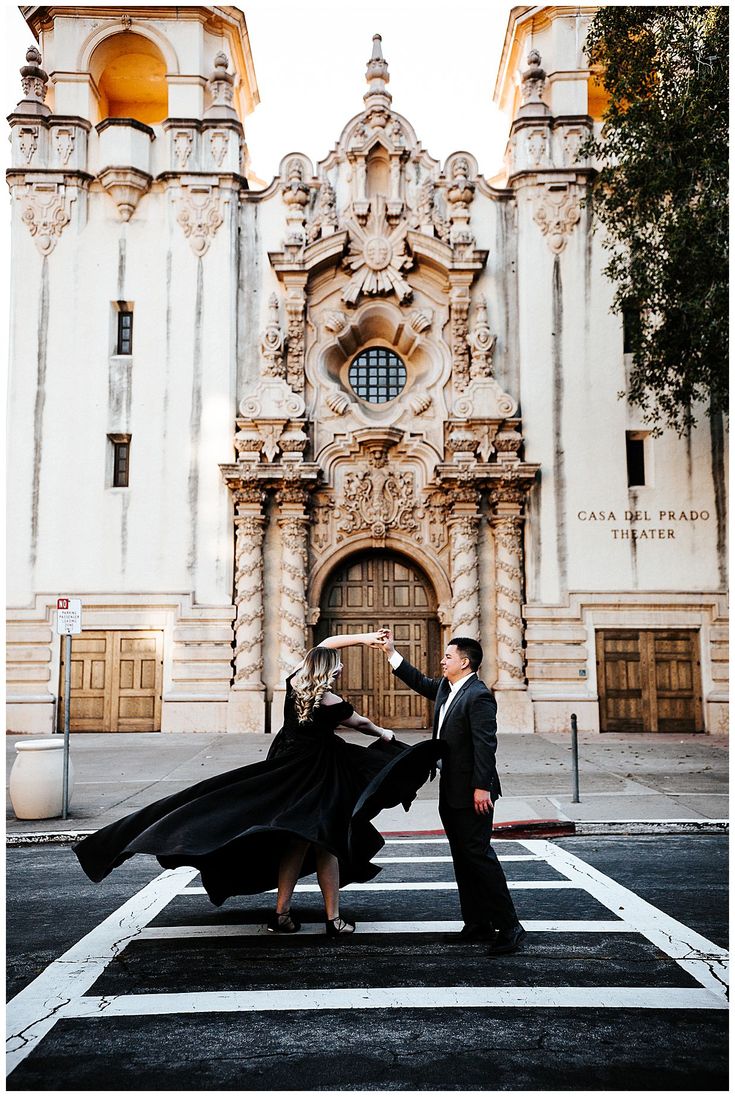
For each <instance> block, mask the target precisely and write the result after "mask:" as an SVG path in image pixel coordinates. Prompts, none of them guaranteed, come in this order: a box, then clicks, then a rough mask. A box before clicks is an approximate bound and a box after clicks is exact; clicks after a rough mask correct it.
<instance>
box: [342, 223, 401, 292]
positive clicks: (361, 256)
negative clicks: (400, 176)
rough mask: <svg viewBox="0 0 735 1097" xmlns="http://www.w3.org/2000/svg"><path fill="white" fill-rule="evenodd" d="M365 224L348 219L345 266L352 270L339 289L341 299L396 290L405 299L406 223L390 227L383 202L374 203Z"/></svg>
mask: <svg viewBox="0 0 735 1097" xmlns="http://www.w3.org/2000/svg"><path fill="white" fill-rule="evenodd" d="M375 205H376V207H377V208H376V209H375V210H373V211H372V212H371V215H370V218H369V220H368V222H367V225H366V226H365V227H364V228H363V226H362V225H359V224H358V223H357V222H356V221H349V222H348V223H347V228H348V229H349V233H350V252H349V255H348V256H347V258H346V259H345V266H346V267H347V269H348V270H351V271H353V275H352V279H351V280H350V283H349V285H347V286H346V287H345V289H344V290H343V291H342V300H343V301H345V302H346V303H347V304H348V305H354V304H355V303H356V301H357V299H358V298H359V296H360V294H361V293H365V294H368V295H370V296H376V295H379V294H385V293H392V292H393V291H395V292H396V294H397V295H398V298H399V300H400V301H408V300H410V298H411V297H412V295H413V290H412V289H411V287H410V286H409V284H408V282H407V281H406V280H405V278H404V277H403V276H402V274H401V271H402V270H406V269H407V268H408V267H411V266H412V264H413V259H412V258H411V256H410V255H409V254H408V252H407V250H406V233H407V232H408V226H407V224H405V222H404V223H403V224H401V225H397V226H396V227H395V228H391V227H390V226H389V224H388V221H387V218H386V214H385V203H384V201H377V202H376V203H375Z"/></svg>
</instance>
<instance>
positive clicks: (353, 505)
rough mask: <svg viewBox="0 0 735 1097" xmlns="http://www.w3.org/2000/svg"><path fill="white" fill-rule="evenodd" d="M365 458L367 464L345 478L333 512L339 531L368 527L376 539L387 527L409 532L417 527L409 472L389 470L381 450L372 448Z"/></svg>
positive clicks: (415, 507) (351, 530)
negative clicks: (342, 489)
mask: <svg viewBox="0 0 735 1097" xmlns="http://www.w3.org/2000/svg"><path fill="white" fill-rule="evenodd" d="M368 460H369V467H368V468H367V469H365V470H364V471H363V472H353V473H349V474H348V475H347V476H346V477H345V482H344V492H343V499H342V501H341V502H340V505H339V509H338V511H337V512H336V516H337V518H338V519H339V523H338V529H339V530H340V533H341V534H344V533H354V532H356V531H357V530H365V529H368V530H370V532H371V534H372V535H373V537H377V538H382V537H385V536H386V534H387V532H388V530H389V529H399V530H403V531H404V532H406V533H412V532H413V531H414V530H416V529H418V522H417V520H416V510H417V502H416V499H415V496H414V482H413V476H412V474H411V473H410V472H401V473H394V472H391V471H390V470H389V469H388V467H387V465H388V455H387V453H385V451H383V450H376V451H375V452H374V453H372V454H371V455H370V457H369V459H368ZM340 539H341V538H340Z"/></svg>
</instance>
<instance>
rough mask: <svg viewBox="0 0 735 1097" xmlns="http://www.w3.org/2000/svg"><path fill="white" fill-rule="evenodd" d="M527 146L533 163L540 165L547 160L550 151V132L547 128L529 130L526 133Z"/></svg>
mask: <svg viewBox="0 0 735 1097" xmlns="http://www.w3.org/2000/svg"><path fill="white" fill-rule="evenodd" d="M526 148H527V149H528V159H529V161H530V163H531V164H534V165H536V166H538V165H539V164H541V163H543V162H544V161H545V160H546V157H547V154H548V151H549V134H548V130H545V129H532V130H528V132H527V134H526Z"/></svg>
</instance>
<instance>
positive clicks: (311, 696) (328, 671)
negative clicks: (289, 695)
mask: <svg viewBox="0 0 735 1097" xmlns="http://www.w3.org/2000/svg"><path fill="white" fill-rule="evenodd" d="M339 661H340V660H339V653H338V652H337V651H335V650H334V649H333V648H320V647H316V648H312V649H311V651H307V653H306V655H305V657H304V662H303V664H302V665H301V667H299V669H298V670H297V671H296V673H295V674H294V676H293V678H292V679H291V689H292V690H293V693H294V703H295V705H296V715H297V717H298V720H299V723H300V724H305V723H306V721H307V720H309V719H310V718H311V716H313V714H314V712H315V710H316V709H317V708H318V706H319V704H320V703H321V699H322V697H323V696H324V694H325V693H327V692H328V691H329V690H330V689H331V688H332V686H333V685H334V679H335V671H336V670H337V667H338V665H339Z"/></svg>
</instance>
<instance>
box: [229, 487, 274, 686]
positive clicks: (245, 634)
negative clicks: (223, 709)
mask: <svg viewBox="0 0 735 1097" xmlns="http://www.w3.org/2000/svg"><path fill="white" fill-rule="evenodd" d="M265 521H266V520H265V518H264V517H263V515H262V513H261V510H260V505H259V504H245V505H239V506H238V508H237V516H236V518H235V528H236V530H237V534H236V540H235V591H236V594H235V607H236V610H237V616H236V618H235V684H234V688H235V689H253V688H255V689H260V688H262V686H263V682H262V680H261V676H260V672H261V671H262V669H263V538H264V536H265Z"/></svg>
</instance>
